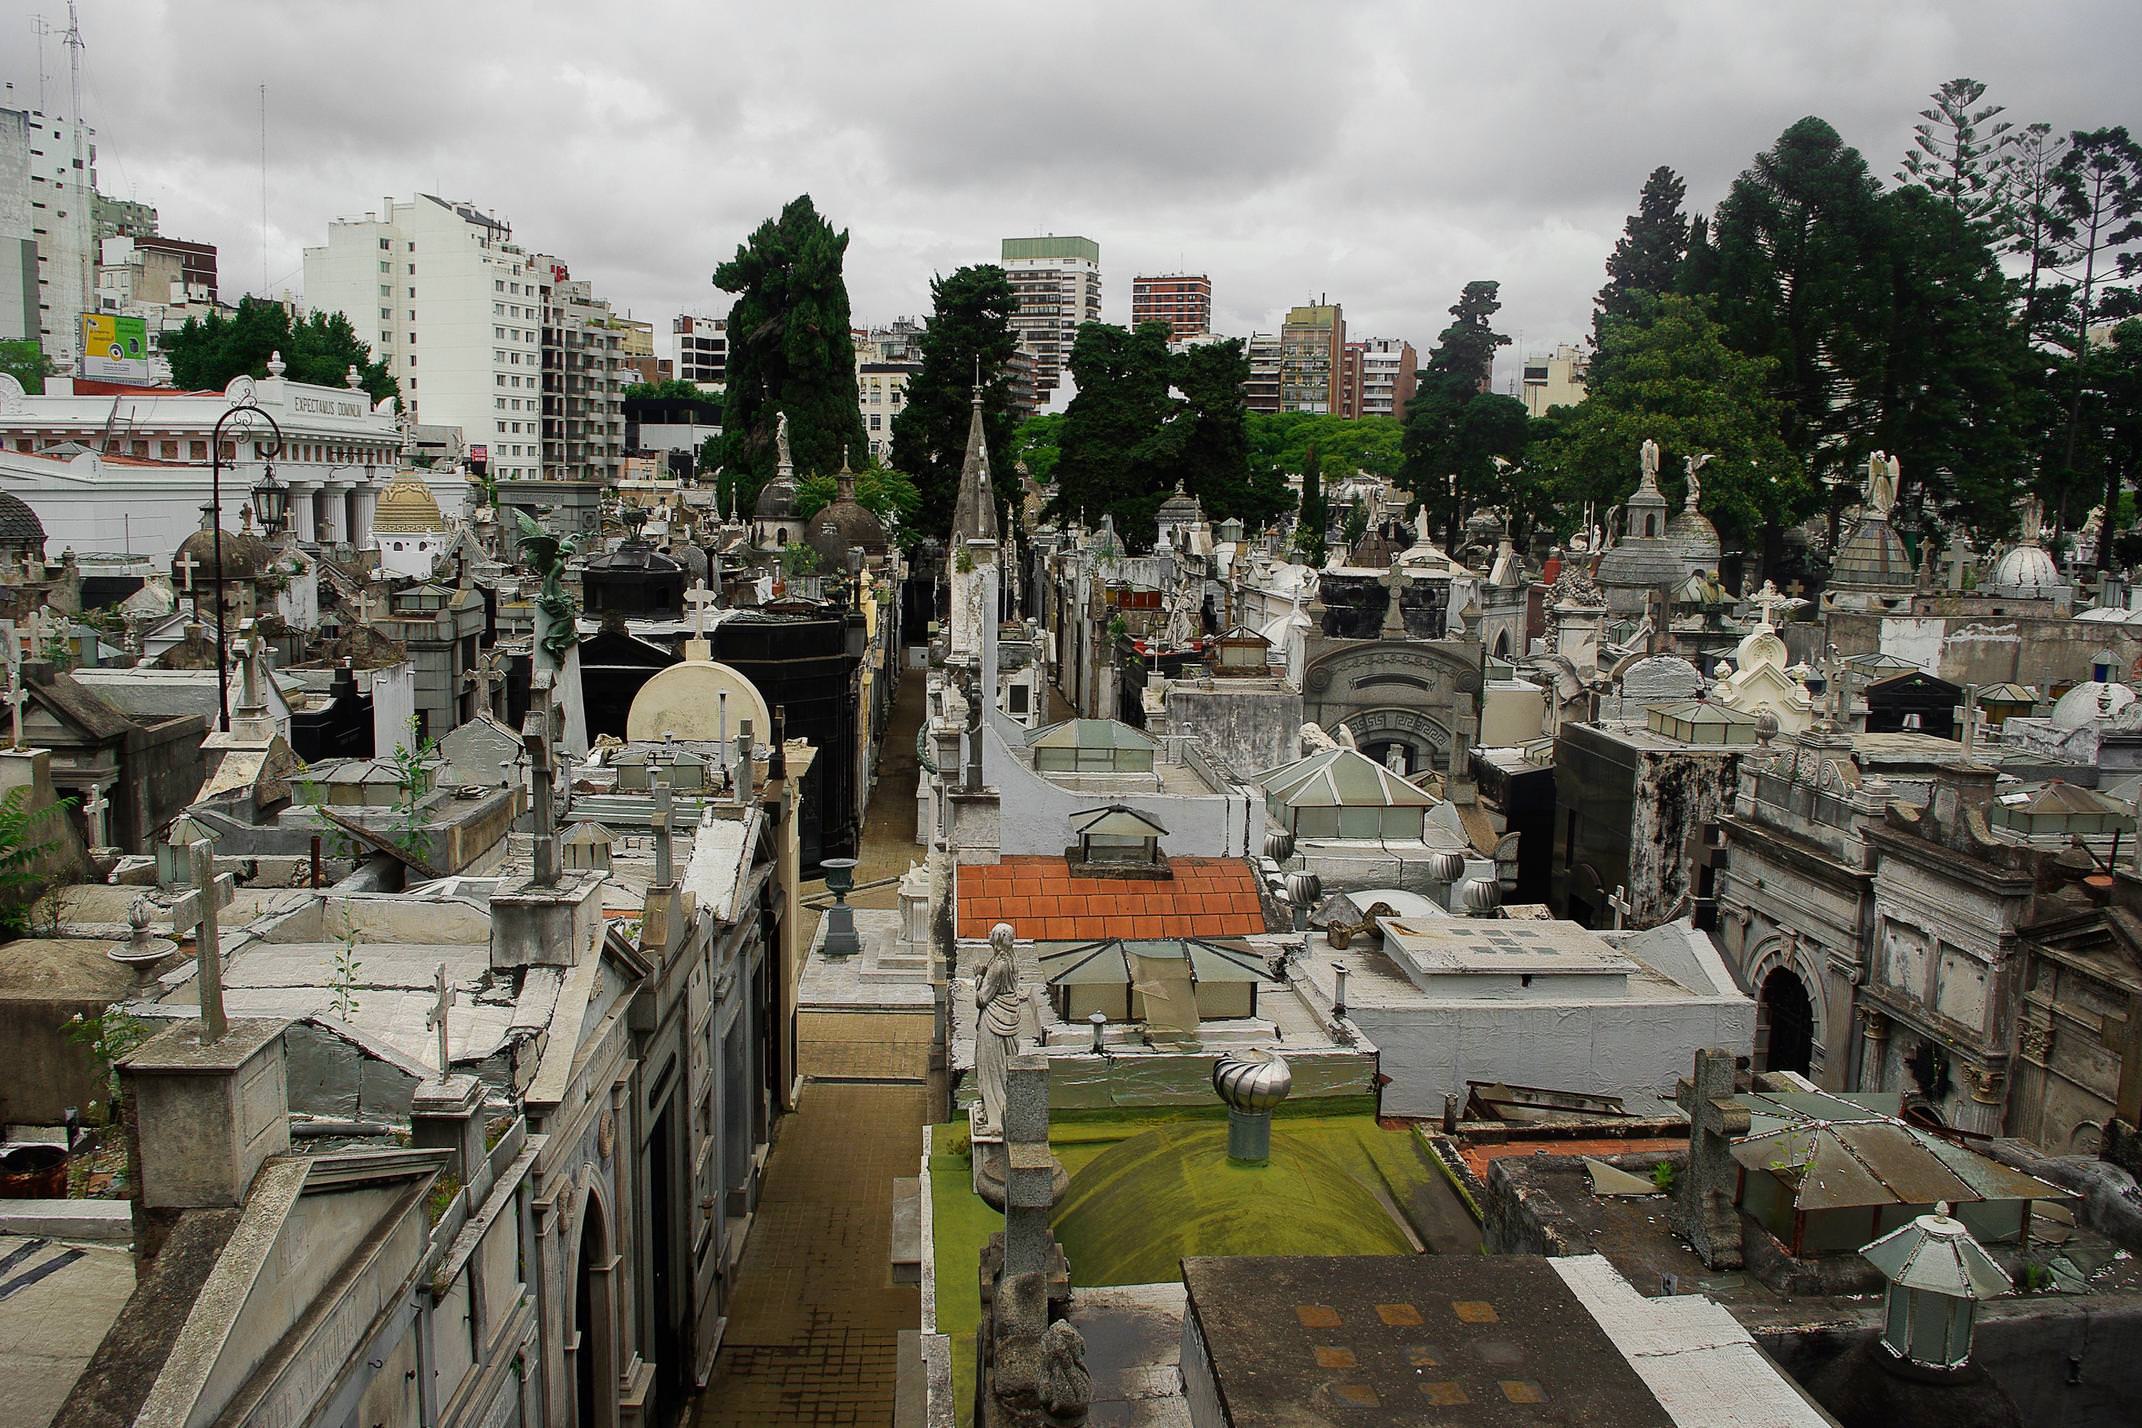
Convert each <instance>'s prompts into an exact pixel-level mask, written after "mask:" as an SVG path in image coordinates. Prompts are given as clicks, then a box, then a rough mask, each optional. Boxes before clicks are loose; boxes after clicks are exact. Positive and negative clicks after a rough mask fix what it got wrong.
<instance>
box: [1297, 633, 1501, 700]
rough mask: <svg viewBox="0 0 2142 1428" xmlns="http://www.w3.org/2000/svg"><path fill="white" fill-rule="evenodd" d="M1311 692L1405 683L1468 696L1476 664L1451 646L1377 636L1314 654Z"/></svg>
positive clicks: (1475, 687) (1307, 681)
mask: <svg viewBox="0 0 2142 1428" xmlns="http://www.w3.org/2000/svg"><path fill="white" fill-rule="evenodd" d="M1303 683H1304V685H1305V687H1306V688H1307V690H1308V692H1310V693H1312V694H1328V693H1331V692H1333V691H1342V692H1343V691H1347V690H1356V689H1375V688H1378V687H1379V686H1388V685H1406V686H1410V687H1412V688H1415V689H1418V690H1419V691H1420V692H1422V693H1424V694H1462V695H1471V694H1475V693H1478V692H1479V689H1480V668H1479V665H1478V664H1477V663H1476V662H1475V661H1474V660H1470V659H1467V658H1465V657H1464V656H1462V655H1460V654H1457V653H1455V652H1453V651H1448V650H1442V649H1438V648H1436V647H1435V646H1433V645H1429V644H1425V643H1416V642H1413V641H1397V640H1378V641H1375V642H1374V643H1371V644H1365V645H1356V646H1354V647H1352V648H1348V649H1342V650H1338V651H1335V652H1333V653H1331V654H1327V655H1324V656H1322V657H1320V658H1318V659H1317V660H1316V661H1315V662H1314V663H1312V664H1311V665H1310V666H1309V669H1308V671H1307V672H1306V674H1305V675H1304V676H1303Z"/></svg>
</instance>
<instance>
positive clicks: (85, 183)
mask: <svg viewBox="0 0 2142 1428" xmlns="http://www.w3.org/2000/svg"><path fill="white" fill-rule="evenodd" d="M67 68H68V71H69V73H70V74H71V76H72V78H73V85H74V112H73V113H72V114H70V115H69V116H68V118H70V119H72V120H73V121H74V182H75V189H76V192H75V201H74V208H75V215H74V216H75V222H76V223H77V224H78V225H80V227H81V230H82V241H81V252H82V310H83V311H85V312H94V311H96V303H97V269H96V262H97V258H96V246H97V245H96V242H95V239H96V236H97V229H96V220H95V217H94V215H93V213H92V212H91V210H92V209H94V208H95V207H96V200H95V199H94V198H93V197H92V195H93V194H95V192H96V190H97V186H96V183H95V182H94V181H93V179H92V178H91V176H90V172H89V136H88V133H87V131H86V129H85V128H84V126H83V123H82V24H81V21H80V20H79V19H78V18H76V16H75V13H74V0H67ZM75 326H76V332H75V342H76V348H77V350H76V354H75V355H76V360H77V363H78V364H79V361H80V358H81V357H82V356H83V355H84V354H82V352H81V351H80V343H81V332H80V327H81V323H80V320H79V319H77V321H76V324H75ZM76 370H77V371H79V370H81V369H80V367H79V365H77V368H76Z"/></svg>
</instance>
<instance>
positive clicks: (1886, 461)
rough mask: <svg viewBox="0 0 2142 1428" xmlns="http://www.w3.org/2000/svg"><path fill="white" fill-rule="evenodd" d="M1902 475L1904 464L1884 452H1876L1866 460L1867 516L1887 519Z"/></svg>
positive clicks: (1895, 498) (1895, 500) (1894, 501)
mask: <svg viewBox="0 0 2142 1428" xmlns="http://www.w3.org/2000/svg"><path fill="white" fill-rule="evenodd" d="M1903 474H1904V463H1903V462H1901V461H1899V460H1897V459H1896V458H1895V457H1894V456H1891V455H1890V454H1889V453H1887V452H1886V451H1877V452H1875V453H1874V455H1872V456H1870V457H1868V458H1867V491H1866V496H1867V514H1868V515H1870V516H1880V517H1883V518H1885V519H1886V518H1887V517H1888V515H1889V512H1890V510H1891V509H1892V508H1893V507H1895V505H1896V503H1897V482H1898V480H1899V479H1901V478H1902V476H1903Z"/></svg>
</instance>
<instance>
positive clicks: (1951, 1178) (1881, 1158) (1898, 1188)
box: [1834, 1121, 1985, 1205]
mask: <svg viewBox="0 0 2142 1428" xmlns="http://www.w3.org/2000/svg"><path fill="white" fill-rule="evenodd" d="M1834 1134H1835V1135H1836V1137H1837V1139H1838V1140H1839V1141H1841V1142H1842V1143H1843V1144H1844V1147H1845V1148H1846V1149H1847V1150H1849V1151H1850V1152H1851V1153H1852V1154H1853V1155H1854V1156H1856V1157H1858V1159H1859V1161H1860V1162H1861V1163H1862V1164H1863V1165H1865V1166H1866V1167H1867V1169H1868V1170H1869V1171H1870V1172H1871V1173H1872V1174H1873V1175H1874V1177H1875V1178H1876V1179H1878V1180H1880V1181H1881V1182H1882V1183H1883V1184H1884V1185H1886V1186H1888V1187H1889V1192H1890V1195H1891V1197H1892V1198H1893V1199H1895V1200H1896V1202H1897V1203H1898V1204H1900V1205H1931V1204H1934V1203H1935V1202H1937V1201H1940V1200H1947V1201H1949V1202H1950V1203H1952V1204H1957V1203H1963V1202H1967V1201H1972V1200H1981V1199H1984V1198H1985V1197H1984V1196H1982V1195H1980V1194H1979V1193H1978V1191H1976V1190H1974V1189H1972V1188H1971V1186H1970V1185H1968V1184H1967V1183H1965V1181H1964V1180H1963V1178H1962V1177H1961V1176H1959V1175H1957V1173H1956V1172H1955V1171H1953V1170H1951V1169H1950V1168H1949V1167H1948V1166H1947V1165H1945V1164H1943V1163H1942V1160H1941V1157H1939V1156H1937V1155H1935V1154H1934V1153H1933V1152H1931V1151H1929V1150H1928V1149H1927V1148H1926V1146H1925V1145H1924V1144H1922V1143H1921V1141H1920V1139H1919V1137H1918V1136H1917V1135H1915V1134H1913V1133H1912V1129H1911V1127H1909V1126H1906V1125H1900V1124H1898V1123H1896V1122H1894V1121H1886V1122H1876V1123H1873V1124H1868V1125H1849V1126H1839V1127H1837V1129H1836V1130H1835V1132H1834Z"/></svg>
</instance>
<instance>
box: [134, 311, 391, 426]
mask: <svg viewBox="0 0 2142 1428" xmlns="http://www.w3.org/2000/svg"><path fill="white" fill-rule="evenodd" d="M278 352H280V353H282V354H283V362H284V364H285V370H284V373H283V375H284V376H286V377H288V378H289V379H290V380H291V381H294V382H312V383H315V384H317V385H319V386H322V387H339V386H342V385H344V383H345V381H346V379H347V377H348V373H349V369H350V368H351V367H355V368H356V369H357V376H358V380H359V382H360V383H361V385H362V386H363V387H364V390H365V394H366V395H367V396H369V397H370V398H371V399H372V400H373V401H375V402H379V401H384V400H386V399H387V398H388V397H393V396H399V395H400V388H399V386H397V384H396V383H395V380H394V378H393V377H392V376H390V375H388V372H387V364H386V363H384V362H381V361H378V360H377V359H375V358H374V357H373V356H372V349H371V348H369V347H367V346H366V345H365V344H364V343H363V342H360V341H359V340H358V338H357V333H356V331H355V329H353V328H352V327H351V326H350V322H349V319H348V318H346V317H344V316H343V315H342V314H341V313H339V312H313V313H311V314H309V315H307V316H306V317H305V318H304V319H303V320H302V321H299V322H295V323H293V322H292V321H291V320H290V309H288V308H286V307H284V306H283V305H282V304H281V303H279V302H269V301H267V300H265V299H263V298H256V297H245V298H240V299H239V300H238V306H237V308H236V310H234V311H233V312H231V313H229V314H228V315H226V314H224V313H220V312H212V313H210V314H209V315H208V316H207V317H205V318H204V317H190V318H188V319H186V325H185V326H184V327H181V328H180V329H179V330H178V331H177V332H172V333H167V334H165V336H164V356H165V357H166V358H167V359H169V361H170V363H171V380H172V381H173V382H174V383H176V384H177V385H178V386H181V387H187V388H191V389H193V390H197V391H220V390H222V389H223V388H224V387H226V386H228V385H230V383H231V381H232V380H233V379H234V378H237V377H241V376H254V377H265V376H267V375H268V360H269V358H271V357H273V356H274V355H275V354H276V353H278Z"/></svg>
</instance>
